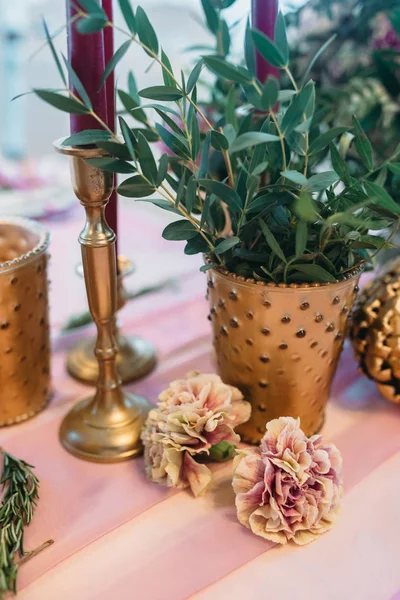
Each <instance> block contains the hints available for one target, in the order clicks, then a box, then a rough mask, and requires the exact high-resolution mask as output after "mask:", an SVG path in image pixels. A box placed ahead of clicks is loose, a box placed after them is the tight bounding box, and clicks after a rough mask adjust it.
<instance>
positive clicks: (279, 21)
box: [274, 11, 289, 64]
mask: <svg viewBox="0 0 400 600" xmlns="http://www.w3.org/2000/svg"><path fill="white" fill-rule="evenodd" d="M274 42H275V44H276V47H277V48H278V50H279V52H280V53H281V55H282V56H283V59H284V61H285V64H288V62H289V45H288V41H287V36H286V26H285V18H284V16H283V14H282V13H281V11H279V13H278V16H277V18H276V22H275V31H274Z"/></svg>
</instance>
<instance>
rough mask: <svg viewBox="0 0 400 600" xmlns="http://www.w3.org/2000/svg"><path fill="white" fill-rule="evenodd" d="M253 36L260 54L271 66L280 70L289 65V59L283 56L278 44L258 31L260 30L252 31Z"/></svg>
mask: <svg viewBox="0 0 400 600" xmlns="http://www.w3.org/2000/svg"><path fill="white" fill-rule="evenodd" d="M251 35H252V38H253V42H254V45H255V47H256V48H257V50H258V52H259V53H260V54H261V56H262V57H263V58H265V60H266V61H267V62H268V63H269V64H270V65H273V66H274V67H279V68H283V67H285V66H286V65H287V63H288V61H287V58H285V57H284V56H283V55H282V53H281V52H280V50H279V49H278V47H277V46H276V44H274V42H273V41H272V40H271V39H270V38H269V37H267V36H266V35H265V34H264V33H262V32H261V31H258V29H252V30H251Z"/></svg>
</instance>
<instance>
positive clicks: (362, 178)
mask: <svg viewBox="0 0 400 600" xmlns="http://www.w3.org/2000/svg"><path fill="white" fill-rule="evenodd" d="M394 157H395V155H392V156H391V157H390V158H387V159H386V160H384V161H383V162H382V163H381V164H380V165H379V166H378V167H375V168H374V169H369V170H368V171H367V172H366V173H364V175H360V177H358V178H357V179H355V181H353V183H351V184H350V185H347V186H345V188H344V189H343V190H342V191H341V192H340V193H339V194H338V195H337V196H335V198H333V199H332V200H331V202H332V203H333V202H335V203H336V206H337V201H338V200H340V198H343V196H345V195H346V194H347V192H349V191H350V190H352V189H354V188H355V187H356V186H357V185H360V184H361V183H364V181H365V180H366V179H368V177H371V175H374V174H375V173H377V172H378V171H380V170H381V169H383V168H384V167H386V165H388V164H389V163H390V162H391V161H392V160H393V158H394ZM331 202H327V206H330V205H331Z"/></svg>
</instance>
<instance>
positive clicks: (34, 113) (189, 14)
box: [0, 0, 400, 216]
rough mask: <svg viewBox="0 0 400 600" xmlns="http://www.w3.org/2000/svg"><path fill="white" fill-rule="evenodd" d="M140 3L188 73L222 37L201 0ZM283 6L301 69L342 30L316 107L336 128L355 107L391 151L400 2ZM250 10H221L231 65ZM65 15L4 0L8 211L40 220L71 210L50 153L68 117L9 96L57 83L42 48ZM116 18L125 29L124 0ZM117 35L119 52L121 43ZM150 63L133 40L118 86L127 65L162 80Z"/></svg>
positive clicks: (396, 115)
mask: <svg viewBox="0 0 400 600" xmlns="http://www.w3.org/2000/svg"><path fill="white" fill-rule="evenodd" d="M142 5H143V7H144V8H145V10H146V12H147V13H148V15H149V18H150V20H151V21H152V23H153V25H154V28H155V30H156V32H157V34H158V36H159V39H160V42H161V44H162V46H163V47H164V48H165V50H166V52H167V54H168V56H169V58H170V60H171V62H172V63H173V65H174V68H176V69H179V68H182V69H183V70H184V71H185V72H188V71H189V70H190V68H191V67H192V66H193V64H194V63H195V62H197V59H198V55H199V54H201V50H198V49H197V50H196V51H195V50H190V47H191V46H203V47H204V46H209V47H212V46H213V44H214V43H215V40H214V39H213V36H212V34H211V33H210V32H209V31H208V29H207V27H206V25H205V19H204V15H203V11H202V7H201V3H200V0H175V1H171V2H170V1H166V0H143V1H142ZM280 8H281V10H282V11H283V13H284V14H285V15H286V18H287V23H288V24H289V35H290V41H291V47H292V49H293V51H292V64H293V70H294V72H297V73H298V74H300V75H301V74H302V73H303V72H304V70H305V68H306V66H307V64H308V63H309V61H310V58H311V57H312V55H313V54H315V52H316V51H317V49H318V48H319V47H320V46H321V45H322V44H323V43H324V42H326V41H327V40H328V39H329V37H330V36H331V35H332V34H333V33H336V34H337V38H336V40H335V42H334V43H333V44H331V46H330V47H329V49H328V51H327V52H326V53H325V54H324V56H323V58H322V59H320V60H319V61H318V63H317V64H316V66H315V67H314V69H313V71H312V73H311V75H312V77H313V79H314V80H315V81H316V82H317V85H319V86H320V88H321V95H320V96H321V97H320V107H319V108H320V109H321V110H324V111H325V120H326V122H327V124H329V125H330V126H332V125H334V124H335V121H337V120H338V121H339V120H340V121H342V122H343V121H345V122H346V121H349V120H350V119H351V114H352V113H356V114H357V116H358V117H359V118H360V120H361V121H362V124H363V126H364V128H365V129H366V131H367V132H368V134H369V135H370V136H372V137H374V138H375V145H377V146H378V148H379V151H380V152H381V154H382V155H383V156H384V155H385V153H386V152H388V151H389V150H390V149H391V148H393V145H394V144H396V143H398V141H399V138H400V135H399V133H400V105H399V97H400V76H399V73H400V35H399V32H400V9H399V8H398V0H291V1H289V0H281V3H280ZM249 9H250V0H236V1H235V2H234V3H233V4H232V6H231V7H230V8H228V9H227V10H225V11H224V17H225V19H226V21H227V23H228V25H229V27H230V35H231V49H230V53H229V58H230V60H232V61H233V62H235V58H236V60H240V57H241V55H242V53H243V32H244V28H245V23H246V18H247V15H248V12H249ZM64 13H65V3H64V2H63V1H62V0H58V1H57V2H54V0H11V1H10V0H0V107H1V110H0V213H1V214H6V213H10V212H12V213H14V214H15V213H16V212H17V213H19V212H20V213H21V214H27V215H29V216H42V213H44V212H51V211H54V212H56V211H62V210H67V209H68V207H69V205H70V203H71V202H72V201H73V200H72V199H71V194H70V193H69V192H68V191H67V190H68V173H67V172H66V169H65V162H64V161H61V162H62V164H63V167H60V168H59V165H60V160H59V158H57V157H56V156H55V155H54V154H53V152H52V142H53V140H54V139H56V138H58V137H61V136H62V135H66V134H68V131H69V125H68V115H67V114H66V113H61V112H59V111H57V110H55V109H52V108H50V107H49V106H48V105H46V104H45V103H43V102H42V101H40V100H39V99H38V98H36V97H35V96H34V95H26V96H23V97H21V98H19V99H17V100H15V101H13V102H11V99H12V98H13V97H14V96H17V95H18V94H22V93H24V92H26V91H28V90H30V89H32V88H33V87H38V88H45V87H49V88H54V87H56V86H57V83H56V82H57V81H58V78H57V72H56V67H55V65H54V61H53V59H52V57H51V54H50V51H49V48H48V47H46V45H45V44H44V34H43V26H42V17H43V16H45V17H46V21H47V24H48V27H49V30H50V32H51V33H52V34H54V33H55V32H57V31H58V30H62V28H63V24H64V22H65V15H64ZM114 20H115V21H116V23H117V24H119V23H120V24H121V25H122V16H121V14H120V13H119V10H118V3H117V2H115V17H114ZM120 35H121V39H118V35H117V39H116V40H115V43H116V48H118V46H119V45H120V43H121V42H122V34H120ZM55 45H56V47H57V49H59V50H61V51H62V52H64V53H66V38H65V31H61V33H60V34H59V35H57V37H56V38H55ZM150 62H151V61H150V59H149V58H147V57H146V56H145V55H144V54H143V52H142V51H141V50H140V49H139V48H137V47H134V46H132V47H131V50H130V51H129V52H128V54H127V55H126V56H125V57H124V59H123V61H122V62H121V63H119V65H118V71H117V84H119V86H120V87H122V88H126V83H127V74H128V72H129V71H130V70H132V71H133V73H134V74H135V77H136V80H137V83H138V87H139V89H140V87H144V86H148V85H153V84H155V83H159V76H160V74H159V71H158V69H157V68H155V67H151V64H150ZM149 67H150V68H149ZM208 83H209V85H207V81H205V82H204V85H203V86H202V90H201V94H202V99H203V100H204V102H205V103H208V104H209V105H210V106H211V105H218V103H221V102H222V103H223V102H224V94H223V90H218V89H217V88H218V86H215V85H211V84H212V82H211V81H210V82H208ZM219 92H221V93H219ZM398 187H399V186H397V188H398ZM64 189H65V191H63V190H64ZM55 190H57V193H55ZM27 192H29V194H28V193H27Z"/></svg>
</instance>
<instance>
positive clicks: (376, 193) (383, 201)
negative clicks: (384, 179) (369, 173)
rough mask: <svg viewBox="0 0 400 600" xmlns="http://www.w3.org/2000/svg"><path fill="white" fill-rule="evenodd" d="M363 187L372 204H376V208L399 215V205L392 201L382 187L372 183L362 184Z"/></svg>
mask: <svg viewBox="0 0 400 600" xmlns="http://www.w3.org/2000/svg"><path fill="white" fill-rule="evenodd" d="M364 187H365V190H366V192H367V194H368V196H369V197H370V198H371V200H372V201H373V202H374V204H377V205H378V206H380V207H382V208H384V209H385V210H387V211H389V212H391V213H394V214H396V215H399V214H400V205H399V204H397V202H395V201H394V200H393V198H392V197H391V196H390V195H389V194H388V192H387V191H386V190H384V189H383V187H381V186H380V185H378V184H376V183H373V182H372V181H366V182H364Z"/></svg>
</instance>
